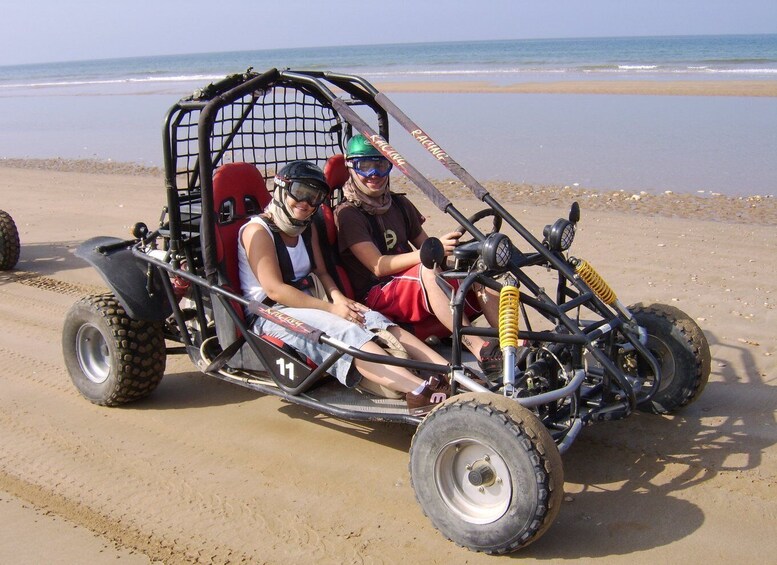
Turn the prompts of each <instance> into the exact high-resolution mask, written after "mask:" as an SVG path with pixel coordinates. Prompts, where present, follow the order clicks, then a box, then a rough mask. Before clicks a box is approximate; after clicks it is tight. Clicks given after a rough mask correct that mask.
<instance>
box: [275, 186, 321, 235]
mask: <svg viewBox="0 0 777 565" xmlns="http://www.w3.org/2000/svg"><path fill="white" fill-rule="evenodd" d="M279 198H280V200H279ZM314 212H315V210H314ZM264 213H265V214H266V215H267V216H269V218H270V221H271V225H270V228H272V229H276V230H278V231H282V232H283V233H285V234H286V235H292V236H294V235H299V234H301V233H302V232H303V231H305V228H307V227H308V225H310V222H311V220H312V218H313V214H310V216H308V217H307V218H306V219H305V220H298V219H296V218H295V217H294V216H292V214H291V210H289V209H288V206H287V205H286V192H285V190H284V189H282V188H276V189H275V193H274V194H273V199H272V200H271V201H270V203H269V204H268V205H267V206H266V207H265V209H264Z"/></svg>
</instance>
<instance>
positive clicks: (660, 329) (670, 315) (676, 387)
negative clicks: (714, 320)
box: [629, 303, 712, 414]
mask: <svg viewBox="0 0 777 565" xmlns="http://www.w3.org/2000/svg"><path fill="white" fill-rule="evenodd" d="M629 310H631V312H632V314H634V317H635V318H636V320H637V323H638V324H639V325H640V326H642V327H643V328H645V329H646V330H647V348H648V349H649V350H650V352H651V353H652V354H653V356H654V357H655V358H656V360H657V361H658V364H659V366H660V367H661V386H660V388H659V389H658V391H657V392H656V393H655V395H654V396H653V398H652V399H651V400H650V401H648V402H642V403H640V404H639V405H638V408H639V409H640V410H644V411H646V412H653V413H654V414H670V413H672V412H674V411H675V410H677V409H679V408H682V407H683V406H686V405H688V404H690V403H691V402H693V401H694V400H696V399H697V398H698V397H699V396H700V395H701V393H702V391H703V390H704V387H705V386H706V385H707V381H708V379H709V376H710V367H711V364H712V357H711V356H710V346H709V344H708V343H707V338H706V337H705V336H704V332H703V331H702V330H701V328H700V327H699V326H698V324H697V323H696V322H695V321H694V320H693V319H692V318H691V317H690V316H688V315H687V314H686V313H685V312H683V311H682V310H680V309H679V308H675V307H674V306H669V305H667V304H647V305H645V304H642V303H639V304H635V305H633V306H631V307H629ZM646 378H647V383H646V386H650V385H651V375H650V374H647V375H646ZM643 390H644V388H643Z"/></svg>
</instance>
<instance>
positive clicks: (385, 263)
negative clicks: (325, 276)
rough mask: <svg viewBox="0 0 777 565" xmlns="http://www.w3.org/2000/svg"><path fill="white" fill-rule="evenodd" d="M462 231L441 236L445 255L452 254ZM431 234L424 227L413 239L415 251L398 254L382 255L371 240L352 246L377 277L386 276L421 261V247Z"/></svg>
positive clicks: (354, 252) (360, 259)
mask: <svg viewBox="0 0 777 565" xmlns="http://www.w3.org/2000/svg"><path fill="white" fill-rule="evenodd" d="M460 236H461V233H460V232H457V231H454V232H450V233H447V234H445V235H443V236H441V237H440V241H441V242H442V244H443V247H444V248H445V255H446V257H447V256H448V255H451V254H452V253H453V249H454V248H455V247H456V244H457V243H458V241H459V237H460ZM428 238H429V236H428V235H427V234H426V232H425V231H424V230H423V229H422V230H421V232H420V233H419V234H418V235H417V236H416V237H415V238H414V239H413V240H412V242H411V243H412V244H413V246H414V247H415V248H416V249H415V250H414V251H409V252H408V253H400V254H398V255H381V253H380V250H379V249H378V248H377V246H376V245H375V244H374V243H372V242H371V241H363V242H361V243H356V244H354V245H352V246H351V251H352V252H353V254H354V256H355V257H356V258H357V259H358V260H359V261H360V262H361V263H362V265H364V266H365V267H367V268H368V269H369V270H370V271H372V274H373V275H375V276H376V277H378V278H380V277H385V276H387V275H393V274H396V273H401V272H404V271H406V270H408V269H409V268H410V267H412V266H414V265H417V264H418V263H420V262H421V252H420V251H419V249H420V248H421V245H422V244H423V242H424V241H426V240H427V239H428Z"/></svg>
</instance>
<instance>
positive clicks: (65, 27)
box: [0, 0, 777, 65]
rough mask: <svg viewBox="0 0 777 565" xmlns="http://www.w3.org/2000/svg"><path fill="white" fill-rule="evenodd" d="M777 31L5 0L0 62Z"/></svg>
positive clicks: (676, 19) (356, 9)
mask: <svg viewBox="0 0 777 565" xmlns="http://www.w3.org/2000/svg"><path fill="white" fill-rule="evenodd" d="M730 33H777V0H738V1H734V0H651V1H640V2H638V1H632V0H534V1H529V0H447V1H446V0H436V1H428V0H388V1H385V2H374V1H370V0H328V1H326V2H322V1H320V0H220V1H219V0H216V1H213V0H209V1H205V0H27V1H19V0H2V15H0V65H16V64H26V63H39V62H50V61H70V60H81V59H102V58H112V57H133V56H146V55H166V54H179V53H198V52H210V51H236V50H250V49H272V48H289V47H314V46H324V45H360V44H371V43H409V42H424V41H453V40H479V39H523V38H545V37H603V36H604V37H606V36H634V35H698V34H730Z"/></svg>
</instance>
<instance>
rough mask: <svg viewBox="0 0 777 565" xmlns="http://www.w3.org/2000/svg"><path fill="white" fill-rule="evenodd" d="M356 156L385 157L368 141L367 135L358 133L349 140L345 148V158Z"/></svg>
mask: <svg viewBox="0 0 777 565" xmlns="http://www.w3.org/2000/svg"><path fill="white" fill-rule="evenodd" d="M354 157H383V155H382V154H381V152H380V151H378V150H377V149H375V148H374V147H373V146H372V144H371V143H370V142H369V141H367V138H366V137H364V136H363V135H362V134H357V135H354V136H353V137H352V138H351V139H350V140H349V141H348V146H347V147H346V148H345V158H346V159H353V158H354Z"/></svg>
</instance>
